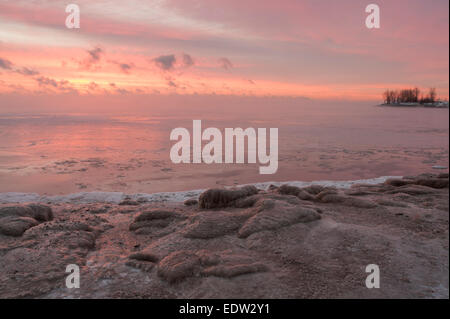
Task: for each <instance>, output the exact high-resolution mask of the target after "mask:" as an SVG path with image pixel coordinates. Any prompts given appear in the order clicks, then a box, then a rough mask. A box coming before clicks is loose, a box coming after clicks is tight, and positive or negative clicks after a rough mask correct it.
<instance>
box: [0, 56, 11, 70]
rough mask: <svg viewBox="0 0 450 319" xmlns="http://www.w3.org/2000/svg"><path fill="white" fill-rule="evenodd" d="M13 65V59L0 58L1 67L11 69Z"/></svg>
mask: <svg viewBox="0 0 450 319" xmlns="http://www.w3.org/2000/svg"><path fill="white" fill-rule="evenodd" d="M12 66H13V64H12V62H11V61H9V60H6V59H3V58H0V69H4V70H11V69H12Z"/></svg>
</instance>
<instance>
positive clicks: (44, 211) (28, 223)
mask: <svg viewBox="0 0 450 319" xmlns="http://www.w3.org/2000/svg"><path fill="white" fill-rule="evenodd" d="M52 219H53V212H52V209H51V208H50V207H48V206H45V205H38V204H30V205H18V206H5V207H1V208H0V234H3V235H6V236H15V237H18V236H22V234H23V233H24V232H25V231H26V230H27V229H29V228H31V227H34V226H37V225H38V224H40V223H42V222H45V221H49V220H52Z"/></svg>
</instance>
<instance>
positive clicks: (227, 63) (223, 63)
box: [218, 58, 233, 70]
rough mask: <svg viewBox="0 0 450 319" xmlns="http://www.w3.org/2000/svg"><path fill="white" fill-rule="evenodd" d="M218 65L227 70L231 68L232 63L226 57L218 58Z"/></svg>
mask: <svg viewBox="0 0 450 319" xmlns="http://www.w3.org/2000/svg"><path fill="white" fill-rule="evenodd" d="M218 62H219V66H220V67H221V68H223V69H225V70H229V69H231V68H233V63H231V61H230V60H229V59H228V58H220V59H219V60H218Z"/></svg>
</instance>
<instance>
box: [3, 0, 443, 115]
mask: <svg viewBox="0 0 450 319" xmlns="http://www.w3.org/2000/svg"><path fill="white" fill-rule="evenodd" d="M68 3H70V2H68V1H59V0H40V1H30V0H13V1H8V0H0V107H2V110H4V108H3V107H6V105H7V102H8V99H10V98H11V96H15V97H17V96H21V95H23V96H27V97H29V96H30V95H31V96H37V97H38V98H43V97H45V96H48V95H65V94H67V95H68V96H76V95H94V96H95V95H98V96H104V95H145V96H147V95H160V94H161V95H165V94H166V95H167V94H177V95H183V94H189V95H192V94H198V95H213V94H215V95H237V96H241V95H245V96H249V95H250V96H253V95H254V96H291V97H297V96H298V97H308V98H312V99H331V100H333V99H339V100H342V99H350V100H379V99H380V96H381V93H382V92H383V91H384V90H385V89H386V88H393V89H395V88H402V87H410V86H418V87H420V88H424V89H426V88H428V87H436V88H437V91H438V94H439V96H440V97H441V98H443V99H448V94H449V93H448V91H449V89H448V87H449V83H448V78H449V65H448V58H449V51H448V45H449V43H448V38H449V16H448V10H449V2H448V1H447V0H430V1H424V0H422V1H417V0H396V1H387V0H385V1H377V2H375V3H377V4H378V5H379V6H380V8H381V28H380V29H367V28H366V27H365V18H366V16H367V14H366V13H365V7H366V6H367V5H368V4H370V3H372V2H371V1H360V0H344V1H326V0H321V1H317V0H309V1H294V0H291V1H288V0H278V1H270V2H269V1H256V0H245V1H243V0H203V1H201V0H196V1H194V0H157V1H140V0H127V1H113V0H100V1H88V0H74V1H71V3H75V4H78V5H79V6H80V9H81V28H80V29H67V28H66V27H65V19H66V16H67V13H65V6H66V5H67V4H68Z"/></svg>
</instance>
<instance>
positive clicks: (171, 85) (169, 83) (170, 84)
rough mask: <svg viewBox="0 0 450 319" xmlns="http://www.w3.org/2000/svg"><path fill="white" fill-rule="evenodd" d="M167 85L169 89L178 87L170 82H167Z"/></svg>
mask: <svg viewBox="0 0 450 319" xmlns="http://www.w3.org/2000/svg"><path fill="white" fill-rule="evenodd" d="M167 85H168V86H170V87H173V88H177V87H178V85H177V84H176V83H175V82H173V81H172V80H170V81H167Z"/></svg>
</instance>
